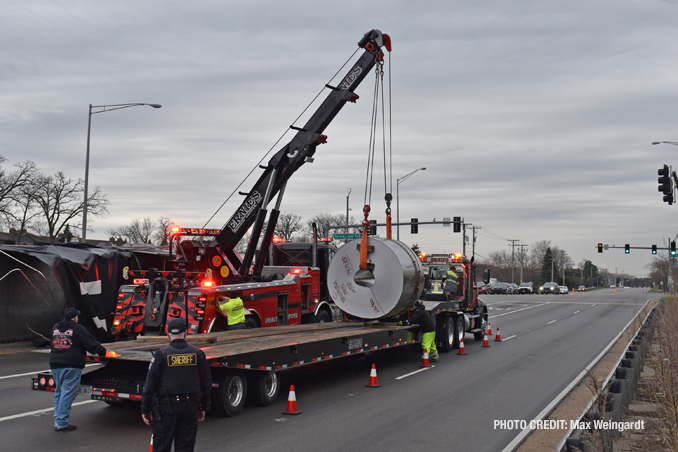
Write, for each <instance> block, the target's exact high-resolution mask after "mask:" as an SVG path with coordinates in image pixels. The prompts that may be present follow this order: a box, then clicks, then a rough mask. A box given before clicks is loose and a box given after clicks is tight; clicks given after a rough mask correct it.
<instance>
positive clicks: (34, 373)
mask: <svg viewBox="0 0 678 452" xmlns="http://www.w3.org/2000/svg"><path fill="white" fill-rule="evenodd" d="M89 366H101V364H99V363H94V364H85V367H89ZM43 372H51V370H50V369H47V370H36V371H35V372H26V373H25V374H16V375H5V376H4V377H0V380H4V379H6V378H15V377H25V376H27V375H33V376H35V377H37V376H38V374H41V373H43Z"/></svg>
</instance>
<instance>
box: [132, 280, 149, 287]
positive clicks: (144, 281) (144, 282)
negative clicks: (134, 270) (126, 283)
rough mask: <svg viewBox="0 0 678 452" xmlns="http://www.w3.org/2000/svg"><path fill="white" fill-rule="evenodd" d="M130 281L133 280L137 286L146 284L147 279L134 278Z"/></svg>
mask: <svg viewBox="0 0 678 452" xmlns="http://www.w3.org/2000/svg"><path fill="white" fill-rule="evenodd" d="M132 282H133V283H134V284H136V285H137V286H142V285H144V284H148V279H145V278H135V279H134V280H133V281H132Z"/></svg>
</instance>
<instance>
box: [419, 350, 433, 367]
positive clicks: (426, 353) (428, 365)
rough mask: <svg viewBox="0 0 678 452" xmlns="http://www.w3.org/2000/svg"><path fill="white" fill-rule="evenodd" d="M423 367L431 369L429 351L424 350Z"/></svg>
mask: <svg viewBox="0 0 678 452" xmlns="http://www.w3.org/2000/svg"><path fill="white" fill-rule="evenodd" d="M421 367H431V363H430V362H428V349H424V359H422V360H421Z"/></svg>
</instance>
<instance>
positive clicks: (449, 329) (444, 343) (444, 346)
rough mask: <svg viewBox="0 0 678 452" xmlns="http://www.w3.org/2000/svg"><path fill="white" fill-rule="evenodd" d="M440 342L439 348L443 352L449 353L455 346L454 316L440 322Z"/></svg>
mask: <svg viewBox="0 0 678 452" xmlns="http://www.w3.org/2000/svg"><path fill="white" fill-rule="evenodd" d="M437 336H438V340H437V341H436V342H438V344H440V347H439V350H440V351H441V352H443V353H449V352H451V351H452V350H453V348H454V322H453V321H452V318H450V317H445V320H444V321H443V322H442V323H441V324H440V327H439V329H438V334H437Z"/></svg>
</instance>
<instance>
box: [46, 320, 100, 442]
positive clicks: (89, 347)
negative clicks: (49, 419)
mask: <svg viewBox="0 0 678 452" xmlns="http://www.w3.org/2000/svg"><path fill="white" fill-rule="evenodd" d="M79 315H80V311H78V310H77V309H75V308H67V309H66V311H64V319H63V320H62V321H61V322H59V323H57V324H56V325H54V327H52V340H51V350H50V354H49V367H50V368H51V369H52V375H53V376H54V382H55V383H56V391H54V431H56V432H70V431H73V430H75V429H76V428H77V427H76V426H75V425H72V424H69V423H68V419H69V417H70V414H71V404H72V403H73V399H75V396H77V395H78V388H79V387H80V375H81V373H82V369H83V368H84V367H85V356H86V354H87V352H90V353H92V354H97V355H99V356H101V357H104V356H106V349H105V348H104V346H103V345H101V344H100V343H99V342H98V341H97V340H96V339H95V338H94V336H92V335H91V334H90V333H89V331H87V329H86V328H85V327H84V326H82V325H79V324H78V316H79Z"/></svg>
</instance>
